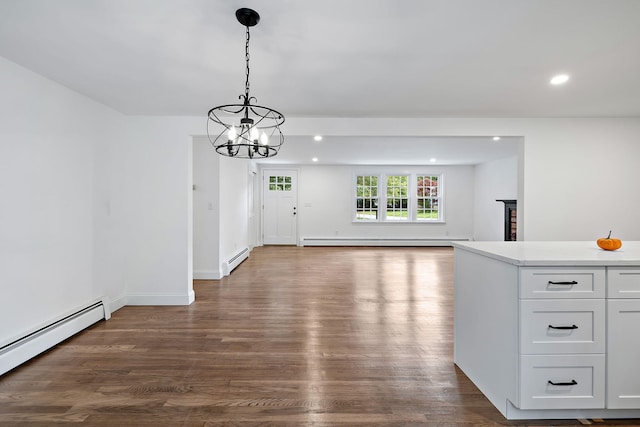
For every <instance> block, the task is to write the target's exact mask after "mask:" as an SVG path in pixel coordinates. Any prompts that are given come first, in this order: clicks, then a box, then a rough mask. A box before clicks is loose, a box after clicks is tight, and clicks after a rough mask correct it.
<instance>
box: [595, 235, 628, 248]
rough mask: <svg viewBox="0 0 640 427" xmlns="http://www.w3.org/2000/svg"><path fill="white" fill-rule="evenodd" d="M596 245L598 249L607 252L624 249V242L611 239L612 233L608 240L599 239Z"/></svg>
mask: <svg viewBox="0 0 640 427" xmlns="http://www.w3.org/2000/svg"><path fill="white" fill-rule="evenodd" d="M596 243H597V244H598V247H600V248H602V249H604V250H605V251H615V250H616V249H620V248H621V247H622V241H621V240H620V239H612V238H611V231H609V235H608V236H607V237H606V238H601V239H598V240H597V242H596Z"/></svg>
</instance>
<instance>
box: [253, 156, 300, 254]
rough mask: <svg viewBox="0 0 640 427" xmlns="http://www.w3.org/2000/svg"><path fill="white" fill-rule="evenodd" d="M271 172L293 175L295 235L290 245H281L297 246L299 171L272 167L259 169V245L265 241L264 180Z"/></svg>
mask: <svg viewBox="0 0 640 427" xmlns="http://www.w3.org/2000/svg"><path fill="white" fill-rule="evenodd" d="M273 172H289V173H292V174H295V178H296V179H295V181H296V183H295V188H294V192H293V196H294V198H295V210H296V214H295V219H294V221H295V223H294V226H295V233H294V234H295V235H294V242H292V243H283V244H291V245H296V246H298V245H299V243H300V242H299V239H298V235H299V231H298V228H299V227H298V225H299V221H298V217H299V211H300V209H299V208H298V185H299V183H298V180H299V175H300V170H299V169H297V168H288V167H277V166H273V167H264V168H261V176H262V180H261V182H260V202H261V203H260V206H261V209H260V244H261V245H264V244H265V239H264V234H265V233H264V230H265V211H264V209H265V201H266V194H265V185H266V180H267V174H271V173H273Z"/></svg>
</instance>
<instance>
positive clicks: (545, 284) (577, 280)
mask: <svg viewBox="0 0 640 427" xmlns="http://www.w3.org/2000/svg"><path fill="white" fill-rule="evenodd" d="M604 297H605V268H604V267H574V268H566V267H557V268H553V267H522V268H520V298H604Z"/></svg>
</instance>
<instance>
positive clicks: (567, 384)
mask: <svg viewBox="0 0 640 427" xmlns="http://www.w3.org/2000/svg"><path fill="white" fill-rule="evenodd" d="M549 384H551V385H566V386H569V385H578V382H577V381H576V380H571V382H570V383H554V382H553V381H551V380H549Z"/></svg>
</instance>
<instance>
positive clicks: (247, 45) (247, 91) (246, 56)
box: [244, 27, 250, 101]
mask: <svg viewBox="0 0 640 427" xmlns="http://www.w3.org/2000/svg"><path fill="white" fill-rule="evenodd" d="M249 38H250V36H249V27H247V43H246V44H245V47H244V52H245V54H244V57H245V60H246V62H247V69H246V71H245V74H246V76H247V80H246V81H245V83H244V95H245V100H246V101H248V100H249Z"/></svg>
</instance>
